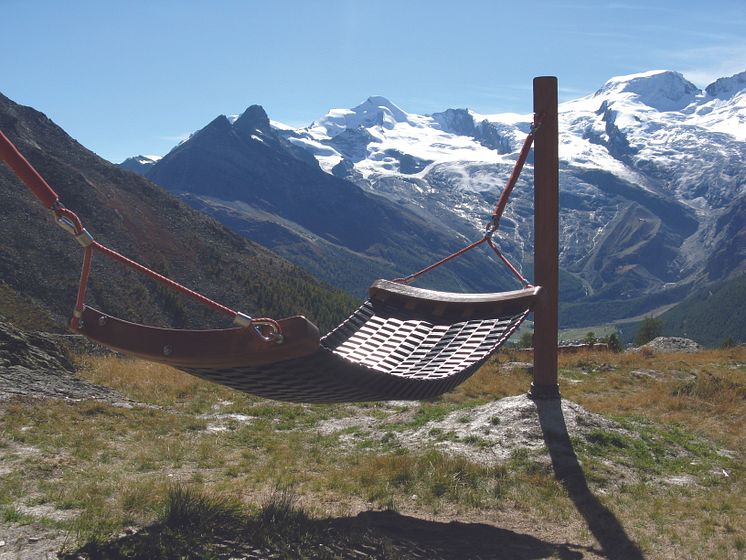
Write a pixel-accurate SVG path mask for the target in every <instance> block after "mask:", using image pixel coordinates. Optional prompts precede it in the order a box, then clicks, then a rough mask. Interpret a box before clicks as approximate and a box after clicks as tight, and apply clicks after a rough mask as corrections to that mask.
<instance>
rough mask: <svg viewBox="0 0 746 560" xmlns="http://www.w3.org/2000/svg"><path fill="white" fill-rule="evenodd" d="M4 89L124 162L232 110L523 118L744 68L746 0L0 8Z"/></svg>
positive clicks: (300, 116) (6, 2)
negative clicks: (552, 91) (643, 86)
mask: <svg viewBox="0 0 746 560" xmlns="http://www.w3.org/2000/svg"><path fill="white" fill-rule="evenodd" d="M0 14H2V26H1V29H2V32H0V48H1V49H2V53H3V55H2V57H0V92H2V93H3V94H4V95H6V96H8V97H10V98H11V99H13V100H14V101H16V102H18V103H21V104H24V105H30V106H32V107H34V108H36V109H38V110H40V111H42V112H44V113H46V114H47V115H48V116H49V117H51V118H52V119H53V120H54V121H55V122H56V123H57V124H59V125H60V126H62V127H63V128H64V129H65V130H67V131H68V133H70V134H71V135H72V136H73V137H74V138H76V139H77V140H78V141H79V142H81V143H82V144H83V145H85V146H86V147H88V148H90V149H92V150H93V151H95V152H96V153H98V154H99V155H101V156H103V157H105V158H107V159H109V160H112V161H115V162H118V161H121V160H123V159H124V158H125V157H128V156H130V155H135V154H164V153H166V152H167V151H168V150H169V149H170V148H171V147H173V146H174V145H175V144H176V143H177V142H178V140H179V138H182V137H184V135H186V134H188V133H189V132H192V131H194V130H196V129H198V128H201V127H202V126H204V125H205V124H206V123H207V122H209V121H210V120H212V118H214V117H215V116H216V115H219V114H221V113H224V114H234V113H240V112H242V111H243V110H244V109H245V108H246V107H247V106H248V105H251V104H254V103H258V104H261V105H263V106H264V108H265V109H266V110H267V112H268V113H269V115H270V118H272V119H275V120H279V121H282V122H285V123H288V124H291V125H295V126H301V125H305V124H308V123H310V122H311V121H312V120H313V119H314V118H317V117H319V116H321V115H323V114H324V113H326V111H328V110H329V109H330V108H332V107H352V106H354V105H357V104H358V103H360V102H362V101H364V100H365V99H366V98H367V97H368V96H369V95H383V96H386V97H388V98H389V99H391V100H392V101H393V102H394V103H396V104H398V105H399V106H400V107H402V108H403V109H404V110H406V111H409V112H415V113H430V112H434V111H440V110H443V109H446V108H448V107H470V108H473V109H474V110H476V111H478V112H481V113H496V112H504V111H517V112H528V111H530V109H531V91H530V88H531V79H532V77H533V76H536V75H547V74H551V75H556V76H558V77H559V83H560V97H561V100H567V99H572V98H575V97H580V96H582V95H586V94H589V93H592V92H593V91H595V90H596V89H598V88H599V87H600V86H601V85H603V83H604V82H605V81H606V80H607V79H609V78H610V77H612V76H617V75H622V74H630V73H635V72H641V71H645V70H652V69H660V68H665V69H671V70H677V71H680V72H682V73H683V74H684V75H685V76H686V77H687V78H688V79H690V80H691V81H693V82H694V83H695V84H697V85H698V86H700V87H703V86H705V85H707V84H708V83H709V82H711V81H712V80H713V79H715V78H718V77H722V76H729V75H732V74H735V73H737V72H741V71H744V70H746V2H745V1H744V0H733V1H731V0H710V1H701V0H700V1H697V2H690V1H688V0H680V1H675V2H674V1H670V2H669V1H661V2H656V1H655V0H642V1H638V0H622V1H619V2H602V1H593V0H575V1H573V0H567V1H565V0H556V1H536V0H534V1H531V2H527V1H525V0H517V1H515V2H502V1H499V0H492V1H482V0H458V1H440V0H427V1H421V0H395V1H391V0H365V1H358V0H316V1H314V0H306V1H300V0H298V1H296V0H285V1H283V0H266V1H264V0H246V1H224V0H213V1H207V0H205V1H196V0H180V1H175V0H173V1H170V0H164V1H159V0H150V1H138V0H132V1H113V0H112V1H109V0H97V1H77V0H67V1H65V2H59V1H56V0H55V1H51V0H50V1H44V0H0Z"/></svg>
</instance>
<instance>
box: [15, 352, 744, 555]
mask: <svg viewBox="0 0 746 560" xmlns="http://www.w3.org/2000/svg"><path fill="white" fill-rule="evenodd" d="M516 359H517V356H513V355H510V354H504V355H500V356H498V358H497V359H495V360H493V361H492V362H490V363H489V364H488V365H487V366H485V367H484V368H483V369H482V370H481V371H480V372H479V373H478V374H477V375H476V376H474V377H473V378H472V379H471V380H469V381H468V382H467V383H466V384H464V385H462V386H461V387H459V388H458V389H457V390H456V391H454V392H453V393H450V394H448V395H445V396H444V397H442V398H440V399H437V400H435V401H432V402H423V403H402V402H391V403H373V404H367V405H355V406H351V405H318V406H303V405H297V404H286V403H276V402H271V401H266V400H261V399H257V398H254V397H251V396H248V395H245V394H241V393H236V392H232V391H230V390H227V389H225V388H223V387H220V386H216V385H212V384H208V383H206V382H203V381H200V380H198V379H196V378H193V377H190V376H187V375H185V374H182V373H179V372H176V371H175V370H173V369H171V368H167V367H165V366H160V365H156V364H147V363H144V362H140V361H133V360H120V359H117V358H111V357H103V358H102V357H99V358H89V359H86V361H85V362H84V365H83V370H82V376H83V377H84V378H85V379H88V380H90V381H93V382H96V383H99V384H103V385H106V386H109V387H113V388H115V389H116V390H118V391H121V392H122V393H123V394H124V395H125V396H126V397H127V398H129V399H132V400H133V401H134V403H133V404H132V405H131V406H127V407H122V406H121V405H115V404H110V403H108V402H105V401H94V400H83V401H69V400H68V401H64V400H39V399H21V398H15V399H14V398H5V399H0V422H2V426H3V429H2V430H1V431H0V448H1V449H2V454H0V518H2V519H3V525H2V526H3V529H2V530H3V533H2V536H3V540H5V541H6V548H5V549H6V551H7V553H8V554H12V552H13V549H14V548H13V547H15V546H16V543H17V542H18V543H21V544H20V545H19V546H23V547H25V548H24V550H26V551H28V550H29V547H31V546H39V547H41V546H46V548H40V549H39V550H38V555H37V556H36V557H39V558H43V557H45V555H44V553H45V552H51V553H52V554H53V553H54V552H56V551H58V550H60V549H62V550H63V551H65V552H66V553H67V555H66V556H65V557H66V558H76V559H78V558H89V559H90V558H99V559H114V558H154V559H155V558H175V557H177V556H178V557H180V558H228V557H250V558H251V557H257V554H259V555H260V556H261V555H263V556H261V557H268V558H269V557H277V558H351V557H355V558H430V559H434V560H436V559H454V558H466V557H469V558H476V557H481V558H526V559H528V558H584V559H586V560H600V559H618V560H620V559H624V560H641V559H642V558H650V559H653V558H655V559H669V558H670V559H673V558H708V559H710V560H727V559H731V558H740V557H742V556H743V553H744V551H746V540H745V539H744V535H746V510H745V509H744V508H746V500H745V499H744V496H746V467H744V465H745V464H746V462H745V461H744V459H746V456H744V453H745V451H744V450H746V400H745V399H744V397H746V377H744V376H746V369H745V367H744V363H746V349H742V348H739V349H732V350H729V351H710V352H703V353H700V354H694V355H691V354H690V355H661V356H650V357H642V356H638V355H630V354H607V353H592V354H585V353H581V354H575V355H570V356H562V357H561V361H560V384H561V386H562V391H563V395H564V397H565V399H566V400H567V402H570V401H573V402H575V403H578V404H579V405H582V406H583V407H585V409H587V410H588V411H589V414H588V415H586V416H583V417H582V418H583V419H590V420H592V421H593V422H594V423H595V425H594V426H591V427H590V428H589V427H588V426H587V425H585V424H583V425H581V424H576V423H572V422H571V421H570V420H571V418H570V416H568V415H567V413H566V412H565V415H564V417H563V416H562V414H560V415H559V416H558V417H555V416H552V415H551V414H549V415H548V416H545V417H544V420H543V422H544V423H545V424H546V426H549V427H551V426H555V427H556V426H557V423H558V422H559V425H562V423H563V422H566V423H567V425H566V428H567V433H565V436H564V439H563V440H562V441H564V444H563V445H564V446H565V447H563V449H564V452H563V453H558V452H557V449H558V447H557V446H558V444H559V440H556V439H549V438H547V437H546V436H545V440H544V441H545V443H546V446H544V445H539V446H538V447H535V448H528V447H522V445H526V444H527V442H529V441H530V439H526V437H524V434H528V436H527V437H529V438H530V437H531V433H530V432H525V431H524V430H525V427H523V426H522V425H521V421H522V420H521V419H520V418H519V419H517V420H510V419H507V418H506V416H501V415H492V416H487V417H484V418H482V420H479V419H480V418H481V416H479V414H481V413H480V412H479V411H480V410H483V409H484V407H490V406H493V405H494V406H497V405H499V403H500V402H502V400H503V397H508V396H510V395H521V394H522V393H524V392H525V391H526V388H527V387H528V384H529V382H530V376H529V375H528V374H527V373H526V371H525V369H522V368H520V367H515V365H514V364H515V360H516ZM514 398H523V397H514ZM504 400H508V401H510V399H504ZM573 406H575V405H573ZM563 410H566V409H564V408H563ZM449 419H450V420H449ZM478 420H479V421H481V422H482V424H481V425H482V427H481V428H480V429H478V430H471V429H470V427H471V425H472V424H473V423H475V422H477V421H478ZM447 421H450V422H451V423H450V424H449V427H447V428H446V427H444V426H446V422H447ZM464 433H466V435H461V434H464ZM510 433H513V434H514V435H513V436H510V435H508V434H510ZM495 434H504V437H503V436H500V437H498V438H497V439H496V438H495ZM541 437H542V436H541V432H539V433H538V438H539V441H541ZM508 440H510V441H514V442H518V445H517V447H515V448H513V449H512V451H510V452H508V453H503V449H504V446H505V445H506V441H508ZM29 537H33V539H34V540H33V541H30V540H29ZM30 543H32V544H30ZM320 545H321V546H320ZM257 551H259V552H257ZM496 551H497V552H496ZM358 552H359V554H358ZM272 554H274V556H273V555H272ZM495 554H497V555H495Z"/></svg>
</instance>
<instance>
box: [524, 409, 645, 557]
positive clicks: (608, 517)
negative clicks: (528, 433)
mask: <svg viewBox="0 0 746 560" xmlns="http://www.w3.org/2000/svg"><path fill="white" fill-rule="evenodd" d="M535 402H536V408H537V410H538V413H539V424H540V425H541V431H542V434H543V436H544V443H545V445H546V446H547V449H548V450H549V456H550V458H551V460H552V468H553V469H554V475H555V477H556V478H557V480H559V481H560V482H561V483H562V485H563V486H564V487H565V488H566V489H567V493H568V494H569V496H570V499H571V500H572V501H573V503H574V504H575V507H576V509H577V510H578V512H579V513H580V514H581V515H582V516H583V518H584V519H585V522H586V523H587V525H588V528H589V529H590V530H591V533H593V536H594V537H596V540H598V542H599V544H600V545H601V549H602V550H603V552H604V555H605V556H606V557H607V558H609V559H610V560H644V558H645V557H644V556H643V554H642V551H641V550H640V548H639V547H638V546H637V545H636V544H635V543H634V542H633V541H632V540H631V539H630V538H629V536H628V535H627V533H626V532H625V531H624V527H622V524H621V523H620V522H619V520H618V519H617V518H616V516H615V515H614V514H613V513H612V512H611V511H609V509H608V508H607V507H606V506H604V505H603V504H602V503H601V502H600V501H599V499H598V498H596V496H595V495H594V494H593V492H591V490H590V488H588V483H587V481H586V479H585V474H584V473H583V469H582V467H581V466H580V463H579V461H578V457H577V455H575V450H574V449H573V447H572V442H571V441H570V435H569V434H568V433H567V425H566V424H565V417H564V415H563V414H562V400H561V399H559V398H554V399H535Z"/></svg>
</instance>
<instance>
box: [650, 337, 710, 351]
mask: <svg viewBox="0 0 746 560" xmlns="http://www.w3.org/2000/svg"><path fill="white" fill-rule="evenodd" d="M644 348H647V349H650V350H652V351H653V352H658V353H662V354H668V353H672V352H687V353H693V352H700V351H701V350H702V346H700V345H699V344H697V343H696V342H694V341H693V340H690V339H688V338H680V337H677V336H659V337H658V338H655V339H653V340H651V341H650V342H648V343H647V344H644V345H642V346H640V347H639V348H638V349H637V350H642V349H644Z"/></svg>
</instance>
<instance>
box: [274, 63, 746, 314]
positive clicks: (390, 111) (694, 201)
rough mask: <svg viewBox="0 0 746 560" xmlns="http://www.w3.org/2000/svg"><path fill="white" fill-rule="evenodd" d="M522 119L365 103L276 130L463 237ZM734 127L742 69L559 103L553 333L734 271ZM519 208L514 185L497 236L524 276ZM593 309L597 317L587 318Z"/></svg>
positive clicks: (676, 295) (523, 215)
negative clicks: (559, 285)
mask: <svg viewBox="0 0 746 560" xmlns="http://www.w3.org/2000/svg"><path fill="white" fill-rule="evenodd" d="M530 118H531V116H530V115H515V114H498V115H480V114H478V113H476V112H474V111H471V110H466V109H448V110H446V111H443V112H441V113H435V114H433V115H430V116H427V115H416V114H412V113H407V112H405V111H403V110H402V109H400V108H399V107H397V106H396V105H395V104H393V103H392V102H391V101H389V100H387V99H385V98H381V97H377V98H370V99H368V100H367V101H366V102H364V103H363V104H361V105H359V106H357V107H354V108H352V109H347V110H341V109H334V110H332V111H330V112H329V113H328V114H327V115H326V116H325V117H323V118H321V119H318V120H317V121H315V122H314V123H312V124H311V125H310V126H308V127H306V128H303V129H298V130H294V131H287V130H282V131H280V133H282V134H283V135H285V136H286V137H287V138H288V141H291V142H293V143H295V144H296V145H298V146H301V147H303V148H304V149H307V150H308V151H309V152H310V153H313V154H314V155H315V157H316V158H317V160H318V161H319V163H320V165H321V166H322V167H323V168H324V169H325V170H327V171H329V172H331V173H334V174H335V175H339V176H342V177H345V178H347V179H349V180H350V181H353V182H355V183H356V184H358V185H360V186H361V187H362V188H364V189H366V190H368V191H369V192H373V193H376V194H380V195H382V196H385V197H387V198H389V199H390V200H392V201H394V202H397V203H398V204H401V205H403V206H406V207H408V208H417V209H418V211H419V212H420V214H421V215H423V216H427V219H428V220H429V221H432V222H433V223H442V224H444V225H446V226H447V227H449V228H452V229H454V230H455V231H459V232H460V233H461V234H463V235H465V236H466V237H473V236H475V235H477V234H478V232H479V231H480V230H481V228H482V224H483V221H484V216H486V215H488V212H489V210H490V207H491V205H492V204H493V203H494V199H495V197H496V193H497V192H498V191H499V188H500V187H501V186H502V185H503V184H504V183H505V181H506V180H507V177H508V175H509V173H510V170H511V168H512V163H513V161H514V160H515V157H516V155H517V151H518V149H519V148H520V145H521V142H522V140H523V138H524V137H525V134H526V132H527V130H528V126H529V123H530ZM744 123H746V72H745V73H742V74H739V75H736V76H733V77H731V78H725V79H721V80H718V81H717V82H715V83H714V84H712V85H711V86H709V87H708V88H707V89H706V91H700V90H699V89H698V88H697V87H696V86H694V85H693V84H691V83H690V82H688V81H687V80H686V79H685V78H684V77H683V76H682V75H681V74H679V73H677V72H670V71H651V72H645V73H642V74H635V75H630V76H621V77H617V78H612V79H610V80H609V81H608V82H607V83H606V84H605V85H604V86H603V87H601V88H600V89H599V90H598V91H597V92H595V93H594V94H592V95H589V96H586V97H584V98H581V99H577V100H574V101H570V102H567V103H563V104H561V105H560V159H561V163H560V167H561V170H560V190H561V194H560V197H561V199H560V204H561V210H560V212H561V217H560V223H561V231H560V236H561V240H560V245H561V254H560V266H561V269H562V271H563V278H564V279H565V280H566V282H565V287H566V288H569V289H566V290H565V297H561V299H562V302H563V303H562V311H561V314H560V317H561V321H562V323H563V324H564V325H565V326H579V325H583V324H594V322H597V321H599V320H601V321H603V320H611V319H620V318H623V317H625V316H630V315H635V314H637V313H639V312H645V311H646V310H652V309H654V308H656V307H658V305H659V303H658V300H659V299H661V300H665V301H667V302H675V301H678V299H680V298H681V297H683V294H686V293H687V292H688V290H690V289H691V287H692V286H696V285H700V284H702V283H703V282H709V281H713V280H720V279H724V278H726V277H728V276H729V275H732V274H734V273H737V272H738V271H739V270H743V268H744V265H745V264H744V262H745V260H746V255H745V254H744V249H743V236H744V232H743V230H744V224H743V218H742V216H743V202H742V200H743V197H744V195H746V125H745V124H744ZM529 162H530V160H529ZM530 173H531V166H530V163H529V165H528V166H527V170H526V172H524V175H526V176H527V177H529V178H530ZM532 197H533V192H532V189H531V184H530V181H529V180H522V181H520V182H519V184H518V186H517V188H516V190H515V192H514V197H513V200H512V201H511V203H510V205H509V206H508V209H507V213H506V219H505V220H504V226H505V227H504V228H503V230H502V231H501V232H500V233H499V236H500V240H501V244H502V246H503V248H504V250H505V251H506V253H508V254H509V255H510V256H511V257H512V258H513V259H514V260H517V261H518V262H521V263H522V264H523V266H524V267H525V269H526V270H530V269H531V258H532V245H533V239H532V236H533V221H532V205H533V200H532ZM578 286H583V290H578V289H577V287H578ZM598 303H603V304H604V305H603V306H602V307H603V309H605V310H606V311H605V313H604V314H603V316H601V317H598V316H593V315H592V311H593V308H594V307H595V306H596V304H598ZM633 310H634V311H633Z"/></svg>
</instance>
